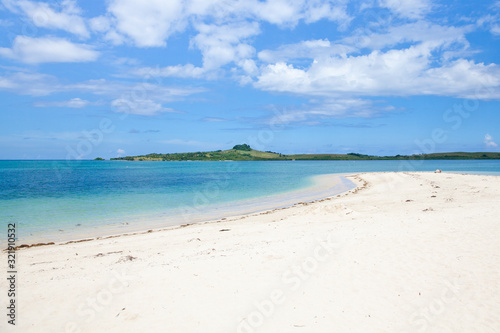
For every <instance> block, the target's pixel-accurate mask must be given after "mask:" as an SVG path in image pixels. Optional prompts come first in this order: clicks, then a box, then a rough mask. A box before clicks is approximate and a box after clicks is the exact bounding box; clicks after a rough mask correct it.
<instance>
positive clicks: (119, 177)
mask: <svg viewBox="0 0 500 333" xmlns="http://www.w3.org/2000/svg"><path fill="white" fill-rule="evenodd" d="M436 169H442V170H443V171H444V172H462V173H476V174H489V175H497V176H498V175H500V160H456V161H455V160H426V161H417V160H416V161H268V162H231V161H227V162H126V161H44V160H39V161H27V160H22V161H6V160H3V161H0V220H1V221H2V225H3V228H4V229H5V231H6V230H7V225H8V224H9V223H15V224H16V229H17V236H18V242H17V243H18V244H22V243H32V242H37V241H62V240H69V239H74V238H81V237H87V236H99V235H106V234H113V233H122V232H128V231H134V230H135V231H137V230H145V229H148V228H159V227H165V226H171V225H181V224H188V223H192V222H197V221H202V220H207V219H216V218H221V217H224V216H227V215H234V214H236V213H238V214H242V213H249V212H252V211H257V210H259V209H262V208H263V207H264V206H261V205H258V204H257V203H258V202H261V203H262V202H267V203H268V206H266V207H265V208H269V207H270V206H269V205H271V206H284V205H286V204H285V201H282V200H281V199H277V198H280V196H281V198H284V197H286V196H287V194H289V193H299V192H297V191H299V190H301V189H302V190H303V189H307V188H308V187H310V186H311V185H312V184H313V183H314V178H313V177H314V176H318V175H324V174H343V173H357V172H379V171H434V170H436ZM343 185H344V187H342V188H343V190H345V188H346V187H349V186H351V185H352V184H349V183H348V182H346V183H344V184H343ZM351 187H352V186H351ZM339 188H340V187H339ZM332 191H335V189H333V188H332V189H331V194H334V193H333V192H332ZM318 195H319V194H318ZM323 195H324V194H323ZM4 234H6V232H5V233H4ZM4 238H5V237H4ZM5 243H6V240H0V244H5Z"/></svg>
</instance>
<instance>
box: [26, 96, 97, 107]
mask: <svg viewBox="0 0 500 333" xmlns="http://www.w3.org/2000/svg"><path fill="white" fill-rule="evenodd" d="M89 104H91V103H90V102H89V101H86V100H83V99H81V98H73V99H70V100H69V101H60V102H36V103H35V104H34V105H35V106H36V107H65V108H74V109H81V108H83V107H86V106H87V105H89Z"/></svg>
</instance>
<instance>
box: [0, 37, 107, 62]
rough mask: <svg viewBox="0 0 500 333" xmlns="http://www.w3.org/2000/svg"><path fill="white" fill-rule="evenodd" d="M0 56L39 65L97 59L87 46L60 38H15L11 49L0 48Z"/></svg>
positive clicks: (95, 54)
mask: <svg viewBox="0 0 500 333" xmlns="http://www.w3.org/2000/svg"><path fill="white" fill-rule="evenodd" d="M0 56H3V57H6V58H11V59H15V60H18V61H21V62H24V63H27V64H39V63H47V62H88V61H94V60H96V59H97V58H98V57H99V52H97V51H94V50H93V49H92V47H91V46H89V45H86V44H74V43H71V42H69V41H67V40H65V39H62V38H55V37H40V38H32V37H27V36H17V37H16V38H15V39H14V44H13V46H12V48H11V49H9V48H3V47H2V48H0Z"/></svg>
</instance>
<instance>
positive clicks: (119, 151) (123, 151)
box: [116, 148, 125, 155]
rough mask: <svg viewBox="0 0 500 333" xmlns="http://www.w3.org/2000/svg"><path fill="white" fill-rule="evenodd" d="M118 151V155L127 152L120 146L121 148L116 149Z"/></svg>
mask: <svg viewBox="0 0 500 333" xmlns="http://www.w3.org/2000/svg"><path fill="white" fill-rule="evenodd" d="M116 153H117V154H118V155H123V154H125V150H123V149H120V148H119V149H117V150H116Z"/></svg>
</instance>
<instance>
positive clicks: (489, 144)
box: [484, 134, 498, 148]
mask: <svg viewBox="0 0 500 333" xmlns="http://www.w3.org/2000/svg"><path fill="white" fill-rule="evenodd" d="M484 143H485V144H486V147H489V148H496V147H498V144H497V143H496V142H495V141H493V137H492V136H491V135H489V134H486V135H485V136H484Z"/></svg>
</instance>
